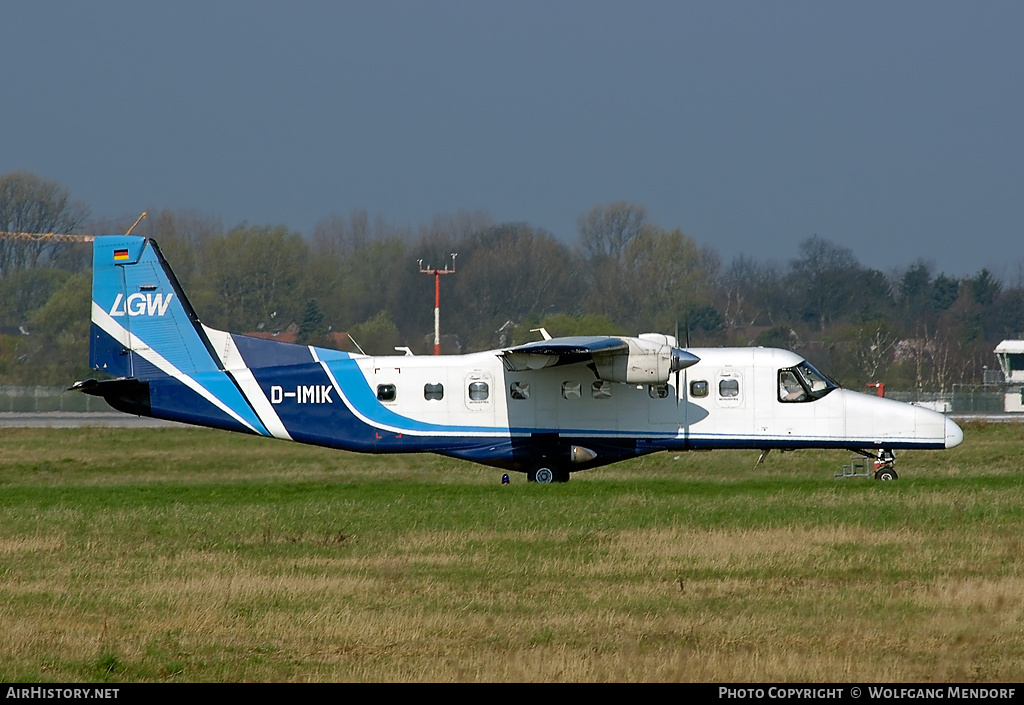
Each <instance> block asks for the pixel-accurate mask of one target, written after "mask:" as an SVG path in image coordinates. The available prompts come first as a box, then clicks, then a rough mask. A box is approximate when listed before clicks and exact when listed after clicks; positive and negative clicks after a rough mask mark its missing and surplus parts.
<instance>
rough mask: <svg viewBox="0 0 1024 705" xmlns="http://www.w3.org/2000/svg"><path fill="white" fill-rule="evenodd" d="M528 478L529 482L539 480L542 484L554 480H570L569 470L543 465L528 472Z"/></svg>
mask: <svg viewBox="0 0 1024 705" xmlns="http://www.w3.org/2000/svg"><path fill="white" fill-rule="evenodd" d="M526 480H527V482H538V483H540V484H542V485H547V484H550V483H552V482H568V481H569V471H568V470H564V469H562V468H558V467H550V466H547V465H541V466H540V467H539V468H535V469H533V470H530V471H529V472H528V473H526Z"/></svg>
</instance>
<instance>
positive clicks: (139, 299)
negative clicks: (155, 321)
mask: <svg viewBox="0 0 1024 705" xmlns="http://www.w3.org/2000/svg"><path fill="white" fill-rule="evenodd" d="M172 298H174V294H167V296H166V297H165V296H164V295H163V294H132V295H131V296H129V297H128V299H127V300H125V298H124V294H118V295H117V298H116V299H114V305H113V306H111V307H110V315H111V316H123V315H125V314H128V315H129V316H162V315H164V314H165V313H167V307H168V306H170V305H171V299H172Z"/></svg>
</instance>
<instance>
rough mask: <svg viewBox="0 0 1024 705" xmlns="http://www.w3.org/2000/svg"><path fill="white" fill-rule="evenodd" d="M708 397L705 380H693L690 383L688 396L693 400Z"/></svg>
mask: <svg viewBox="0 0 1024 705" xmlns="http://www.w3.org/2000/svg"><path fill="white" fill-rule="evenodd" d="M707 395H708V383H707V380H703V379H695V380H694V381H692V382H690V396H691V397H694V398H700V397H706V396H707Z"/></svg>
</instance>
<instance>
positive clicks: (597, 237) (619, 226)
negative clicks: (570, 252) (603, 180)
mask: <svg viewBox="0 0 1024 705" xmlns="http://www.w3.org/2000/svg"><path fill="white" fill-rule="evenodd" d="M646 224H647V209H646V208H645V207H644V206H640V205H637V204H635V203H630V202H628V201H615V202H613V203H605V204H600V205H596V206H594V207H593V208H591V209H590V210H589V211H587V212H586V213H584V214H583V215H581V216H580V217H579V218H577V219H576V227H577V229H578V230H579V233H580V237H581V238H582V243H583V250H584V252H586V254H587V256H588V257H590V258H595V257H602V256H604V257H610V258H612V259H615V260H617V259H619V258H620V257H622V254H623V253H624V252H625V251H626V247H627V246H628V245H629V243H630V242H632V241H633V239H634V238H636V236H637V235H639V234H640V233H641V232H642V231H643V229H644V227H645V226H646Z"/></svg>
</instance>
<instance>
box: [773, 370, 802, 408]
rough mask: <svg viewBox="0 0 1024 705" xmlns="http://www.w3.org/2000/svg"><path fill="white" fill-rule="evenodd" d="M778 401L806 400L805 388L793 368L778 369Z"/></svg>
mask: <svg viewBox="0 0 1024 705" xmlns="http://www.w3.org/2000/svg"><path fill="white" fill-rule="evenodd" d="M779 401H807V390H806V389H804V387H803V385H802V384H800V381H799V380H798V379H797V378H796V372H794V371H793V370H779Z"/></svg>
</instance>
